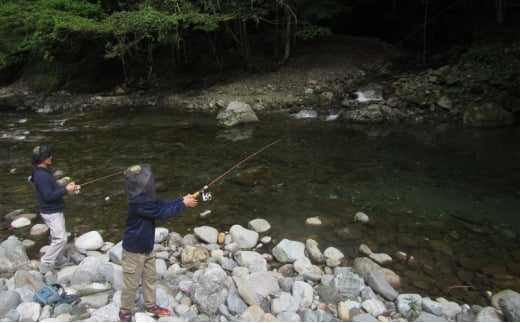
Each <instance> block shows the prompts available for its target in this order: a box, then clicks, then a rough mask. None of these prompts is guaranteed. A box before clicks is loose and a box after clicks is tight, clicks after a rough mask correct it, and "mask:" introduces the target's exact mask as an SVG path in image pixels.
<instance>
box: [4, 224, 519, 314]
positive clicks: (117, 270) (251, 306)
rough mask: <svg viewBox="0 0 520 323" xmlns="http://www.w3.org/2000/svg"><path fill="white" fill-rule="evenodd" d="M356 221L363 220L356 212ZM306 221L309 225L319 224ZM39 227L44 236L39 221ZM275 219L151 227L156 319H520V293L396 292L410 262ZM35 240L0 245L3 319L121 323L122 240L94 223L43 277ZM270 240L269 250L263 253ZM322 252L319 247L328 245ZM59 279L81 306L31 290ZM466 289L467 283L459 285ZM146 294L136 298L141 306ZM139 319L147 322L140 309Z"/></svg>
mask: <svg viewBox="0 0 520 323" xmlns="http://www.w3.org/2000/svg"><path fill="white" fill-rule="evenodd" d="M358 220H359V221H363V219H362V217H361V216H360V219H358ZM316 221H317V219H307V223H308V225H319V221H318V222H316ZM33 229H34V234H35V235H43V234H47V231H46V230H45V228H43V227H41V226H38V228H37V229H35V228H34V227H33ZM270 230H271V225H270V224H269V223H268V222H267V221H265V220H263V219H255V220H252V221H250V222H249V223H248V227H247V228H245V227H242V226H240V225H233V226H231V227H230V228H229V231H228V232H219V231H218V230H217V229H215V228H213V227H210V226H201V227H196V228H194V230H193V234H186V235H184V236H181V235H180V234H178V233H175V232H169V231H168V229H166V228H157V229H156V234H155V242H156V248H155V250H156V255H157V273H158V278H159V284H158V289H157V296H158V298H157V299H158V303H159V305H161V306H164V307H167V308H169V309H170V310H171V311H172V316H171V317H167V318H161V319H160V321H183V322H185V321H221V322H222V321H264V322H265V321H292V322H298V321H306V322H311V321H313V322H316V321H319V322H331V321H355V322H359V321H364V322H367V321H383V322H384V321H401V322H402V321H464V322H467V321H518V320H520V316H518V313H519V310H520V294H518V293H517V292H514V291H511V290H505V291H501V292H499V293H496V294H495V295H489V296H490V306H478V305H472V304H457V303H456V302H453V301H450V300H448V299H445V298H443V297H439V298H436V299H431V298H430V297H428V296H427V295H420V294H416V293H411V294H410V293H406V291H399V286H400V277H399V276H398V275H396V274H395V273H394V272H393V271H391V270H390V269H388V268H385V263H388V262H389V261H403V259H404V260H405V261H413V260H412V259H407V257H406V255H401V256H402V257H401V258H400V260H399V258H396V260H392V257H391V256H390V255H385V254H379V253H373V252H372V251H370V249H369V248H368V247H367V246H366V245H361V246H360V247H359V257H357V258H355V259H346V258H345V256H344V255H343V254H342V252H341V251H340V250H338V249H336V248H334V247H333V246H319V245H318V243H317V242H316V241H315V240H313V239H307V240H306V241H305V242H299V241H293V240H289V239H284V238H283V237H280V238H278V237H271V236H269V232H270ZM31 245H32V243H31V241H28V240H25V241H20V240H19V239H18V238H16V237H15V236H11V237H10V238H8V239H6V240H5V241H3V242H2V243H1V244H0V251H1V252H0V258H1V261H0V263H1V264H2V266H1V267H0V269H1V276H2V277H3V278H2V279H0V281H1V284H0V290H2V291H1V292H0V318H3V320H4V321H51V320H52V321H56V320H57V321H89V322H102V321H117V320H118V317H117V313H118V309H119V304H120V289H121V283H122V271H121V266H120V260H121V252H122V249H121V242H106V241H104V240H103V237H102V236H101V234H100V233H99V232H98V231H91V232H88V233H85V234H83V235H81V236H79V237H78V238H77V239H75V241H74V242H73V245H70V246H69V247H68V248H67V249H66V250H67V255H68V256H69V257H70V258H71V259H72V260H73V262H74V264H73V265H71V266H68V267H65V268H62V269H60V270H58V271H55V272H48V273H46V274H45V275H42V274H41V273H40V272H38V269H37V268H38V267H37V264H38V261H37V260H34V259H29V258H28V257H27V254H26V248H27V247H29V248H30V246H31ZM268 247H272V252H270V253H268V252H265V250H267V248H268ZM322 250H323V251H322ZM52 283H60V284H62V285H63V286H65V289H66V291H67V293H68V294H75V295H78V296H80V297H81V301H80V302H79V303H78V304H75V305H69V304H62V305H59V306H57V307H55V308H52V307H50V306H45V307H43V308H42V307H41V306H40V305H39V304H38V303H35V302H34V301H33V298H34V294H35V293H36V291H38V290H39V289H40V288H41V287H43V286H44V285H45V284H52ZM453 288H467V286H453ZM398 291H399V292H398ZM142 305H143V304H142V297H139V300H138V302H137V306H138V307H140V308H142ZM134 318H135V321H141V322H142V321H150V320H153V319H152V318H151V317H149V316H147V315H146V314H144V312H143V311H142V310H141V309H138V310H137V312H136V313H135V317H134Z"/></svg>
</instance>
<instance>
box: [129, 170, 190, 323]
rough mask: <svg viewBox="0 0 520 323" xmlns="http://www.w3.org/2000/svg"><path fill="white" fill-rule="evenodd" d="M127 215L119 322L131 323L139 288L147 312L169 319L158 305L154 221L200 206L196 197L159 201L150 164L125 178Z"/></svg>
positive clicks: (166, 311) (168, 312)
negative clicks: (140, 287)
mask: <svg viewBox="0 0 520 323" xmlns="http://www.w3.org/2000/svg"><path fill="white" fill-rule="evenodd" d="M123 183H124V185H125V190H126V196H127V200H128V215H127V218H126V229H125V233H124V237H123V256H122V265H123V287H122V289H121V307H120V311H119V320H120V321H122V322H131V321H132V312H133V311H134V310H135V298H136V293H137V289H138V287H139V285H140V284H141V286H142V290H143V298H144V303H145V306H146V309H145V311H146V313H148V314H151V315H153V316H168V315H170V311H169V310H168V309H166V308H163V307H161V306H159V305H157V303H156V298H157V295H156V288H157V274H156V268H155V251H154V240H155V220H166V219H168V218H171V217H173V216H175V215H177V214H179V213H181V212H182V211H184V209H185V208H186V207H195V206H197V197H196V195H193V194H187V195H185V196H184V197H179V198H176V199H173V200H170V201H164V200H161V199H158V198H157V195H156V193H155V181H154V178H153V174H152V170H151V168H150V166H149V165H147V164H140V165H134V166H131V167H129V168H128V169H127V170H126V171H125V173H124V176H123Z"/></svg>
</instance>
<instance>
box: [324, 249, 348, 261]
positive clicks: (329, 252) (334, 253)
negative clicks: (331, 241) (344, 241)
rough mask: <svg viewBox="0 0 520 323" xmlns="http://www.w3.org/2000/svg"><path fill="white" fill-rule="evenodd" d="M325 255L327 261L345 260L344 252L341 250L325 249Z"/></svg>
mask: <svg viewBox="0 0 520 323" xmlns="http://www.w3.org/2000/svg"><path fill="white" fill-rule="evenodd" d="M323 255H324V256H325V258H327V259H337V260H340V259H343V258H345V255H344V254H343V252H341V251H339V249H337V248H335V247H328V248H327V249H325V251H323Z"/></svg>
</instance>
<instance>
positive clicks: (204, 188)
mask: <svg viewBox="0 0 520 323" xmlns="http://www.w3.org/2000/svg"><path fill="white" fill-rule="evenodd" d="M208 188H209V186H208V185H204V187H203V188H202V189H201V190H200V191H197V192H195V193H193V195H195V198H197V197H199V195H200V192H201V191H205V190H207V189H208Z"/></svg>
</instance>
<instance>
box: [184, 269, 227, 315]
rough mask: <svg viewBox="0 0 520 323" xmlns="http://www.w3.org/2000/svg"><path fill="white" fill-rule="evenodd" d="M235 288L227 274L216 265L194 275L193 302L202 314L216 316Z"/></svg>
mask: <svg viewBox="0 0 520 323" xmlns="http://www.w3.org/2000/svg"><path fill="white" fill-rule="evenodd" d="M232 288H234V285H233V281H232V280H231V278H230V277H228V276H227V274H226V272H225V271H224V270H223V269H222V268H220V267H219V266H217V265H215V264H210V265H209V267H208V268H206V269H202V270H197V271H196V272H195V273H194V274H193V292H192V294H191V296H192V299H193V302H194V303H196V304H198V305H199V309H200V310H201V312H202V313H206V314H209V315H211V314H215V313H217V310H218V308H219V306H220V305H221V304H223V303H224V302H225V301H226V298H227V295H228V292H229V290H230V289H232Z"/></svg>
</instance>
